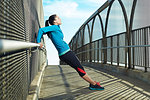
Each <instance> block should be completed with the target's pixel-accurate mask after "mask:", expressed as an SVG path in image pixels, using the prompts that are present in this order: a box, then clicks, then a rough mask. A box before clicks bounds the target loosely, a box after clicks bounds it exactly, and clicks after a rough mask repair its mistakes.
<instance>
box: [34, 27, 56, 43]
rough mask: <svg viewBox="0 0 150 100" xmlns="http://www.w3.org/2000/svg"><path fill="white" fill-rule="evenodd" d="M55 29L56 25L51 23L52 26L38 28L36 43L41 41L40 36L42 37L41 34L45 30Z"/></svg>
mask: <svg viewBox="0 0 150 100" xmlns="http://www.w3.org/2000/svg"><path fill="white" fill-rule="evenodd" d="M57 29H58V26H57V25H52V26H47V27H43V28H40V29H39V31H38V36H37V43H40V42H41V38H42V36H43V34H45V33H47V32H52V31H56V30H57Z"/></svg>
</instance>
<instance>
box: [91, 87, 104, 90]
mask: <svg viewBox="0 0 150 100" xmlns="http://www.w3.org/2000/svg"><path fill="white" fill-rule="evenodd" d="M89 89H90V90H104V89H97V88H91V87H89Z"/></svg>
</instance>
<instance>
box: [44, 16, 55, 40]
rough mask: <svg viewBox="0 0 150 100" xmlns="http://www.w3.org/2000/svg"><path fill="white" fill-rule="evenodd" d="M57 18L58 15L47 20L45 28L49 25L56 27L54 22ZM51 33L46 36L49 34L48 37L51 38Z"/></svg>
mask: <svg viewBox="0 0 150 100" xmlns="http://www.w3.org/2000/svg"><path fill="white" fill-rule="evenodd" d="M56 16H57V15H56V14H53V15H51V16H50V17H49V19H48V20H46V22H45V27H46V26H49V24H51V25H54V20H55V17H56ZM49 33H50V32H47V33H46V34H47V36H48V37H49V38H50V34H49Z"/></svg>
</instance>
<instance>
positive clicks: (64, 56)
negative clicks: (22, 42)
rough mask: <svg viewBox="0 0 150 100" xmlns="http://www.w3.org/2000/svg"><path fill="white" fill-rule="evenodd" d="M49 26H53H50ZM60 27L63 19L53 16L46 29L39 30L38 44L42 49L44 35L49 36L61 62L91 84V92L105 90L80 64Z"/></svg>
mask: <svg viewBox="0 0 150 100" xmlns="http://www.w3.org/2000/svg"><path fill="white" fill-rule="evenodd" d="M49 24H50V25H51V26H49ZM59 25H61V19H60V18H59V17H58V16H57V15H56V14H54V15H51V16H50V17H49V19H48V20H47V21H46V22H45V26H46V27H43V28H40V29H39V32H38V36H37V43H38V44H40V48H42V46H43V44H42V43H41V37H42V35H43V34H47V35H48V37H49V38H50V39H51V40H52V42H53V44H54V46H55V47H56V49H57V50H58V54H59V58H60V60H61V61H64V62H65V63H67V64H68V65H70V66H71V67H72V68H74V69H75V70H76V71H77V72H78V73H79V75H80V76H81V77H82V78H83V79H84V80H85V81H87V82H88V83H89V84H90V85H89V89H90V90H104V87H101V86H100V83H99V82H95V81H93V80H92V79H91V78H90V77H89V76H88V75H87V73H86V72H85V71H84V68H83V67H82V65H81V64H80V61H79V60H78V58H77V57H76V55H75V54H74V53H73V52H72V51H71V50H70V48H69V46H68V44H67V43H66V42H65V41H64V40H63V37H64V36H63V33H62V31H61V29H60V26H59Z"/></svg>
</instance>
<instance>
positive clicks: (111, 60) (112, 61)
mask: <svg viewBox="0 0 150 100" xmlns="http://www.w3.org/2000/svg"><path fill="white" fill-rule="evenodd" d="M111 47H113V37H112V36H111ZM112 64H113V48H111V65H112Z"/></svg>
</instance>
